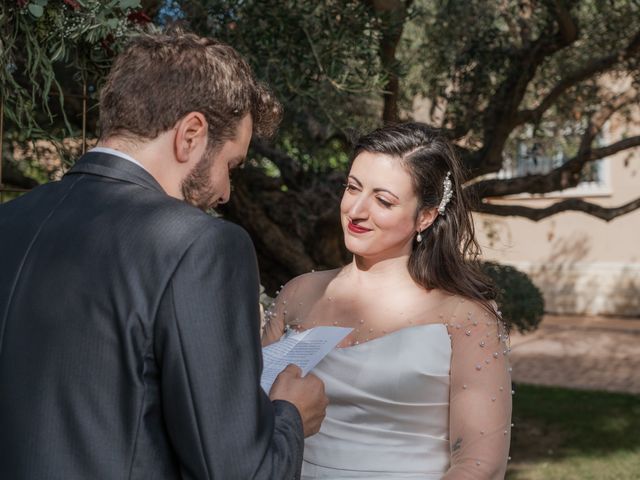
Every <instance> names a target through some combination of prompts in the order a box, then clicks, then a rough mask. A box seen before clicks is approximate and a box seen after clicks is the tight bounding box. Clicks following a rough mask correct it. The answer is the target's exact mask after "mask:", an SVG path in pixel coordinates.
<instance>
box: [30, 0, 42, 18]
mask: <svg viewBox="0 0 640 480" xmlns="http://www.w3.org/2000/svg"><path fill="white" fill-rule="evenodd" d="M28 8H29V12H31V15H33V16H34V17H36V18H40V17H41V16H42V14H43V13H44V8H43V7H41V6H40V5H36V4H35V3H30V4H29V7H28Z"/></svg>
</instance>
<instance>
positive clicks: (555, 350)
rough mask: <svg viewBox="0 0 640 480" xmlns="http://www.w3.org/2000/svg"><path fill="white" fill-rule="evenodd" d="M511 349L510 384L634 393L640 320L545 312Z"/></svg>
mask: <svg viewBox="0 0 640 480" xmlns="http://www.w3.org/2000/svg"><path fill="white" fill-rule="evenodd" d="M511 348H512V350H511V364H512V367H513V372H512V375H513V381H514V382H516V383H517V382H521V383H530V384H536V385H553V386H562V387H568V388H585V389H591V390H608V391H613V392H628V393H635V394H640V319H635V320H634V319H613V318H604V317H563V316H545V318H544V320H543V321H542V323H541V325H540V327H539V328H538V330H536V331H535V332H533V333H529V334H525V335H520V334H518V333H516V332H512V334H511Z"/></svg>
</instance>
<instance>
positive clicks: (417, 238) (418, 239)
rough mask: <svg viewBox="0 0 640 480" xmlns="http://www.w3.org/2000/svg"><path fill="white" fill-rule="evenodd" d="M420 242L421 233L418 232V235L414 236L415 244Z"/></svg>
mask: <svg viewBox="0 0 640 480" xmlns="http://www.w3.org/2000/svg"><path fill="white" fill-rule="evenodd" d="M421 241H422V232H418V235H417V236H416V242H418V243H420V242H421Z"/></svg>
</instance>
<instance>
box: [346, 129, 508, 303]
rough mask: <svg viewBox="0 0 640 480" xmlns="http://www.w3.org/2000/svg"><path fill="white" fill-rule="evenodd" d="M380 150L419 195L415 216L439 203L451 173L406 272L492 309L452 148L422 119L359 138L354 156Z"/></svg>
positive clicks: (489, 288)
mask: <svg viewBox="0 0 640 480" xmlns="http://www.w3.org/2000/svg"><path fill="white" fill-rule="evenodd" d="M363 151H366V152H371V153H383V154H386V155H389V156H391V157H393V158H397V159H398V160H399V161H400V162H402V164H403V165H404V166H405V168H406V169H407V171H408V172H409V174H410V175H411V178H412V180H413V186H414V190H415V192H416V195H417V197H418V209H417V211H416V218H417V217H418V214H419V213H420V211H422V209H425V208H427V209H430V208H438V207H439V206H440V203H441V201H442V198H443V196H444V182H445V178H446V177H447V172H451V175H450V177H449V178H450V180H451V183H452V185H451V191H452V195H451V198H450V200H449V202H448V203H447V204H446V206H445V208H444V213H443V214H438V216H437V217H436V219H435V221H434V222H433V224H431V226H430V227H428V228H427V229H426V230H425V231H423V232H422V241H421V242H417V241H416V240H414V245H413V252H412V253H411V256H410V257H409V273H410V274H411V277H412V278H413V280H414V281H415V282H416V283H418V284H419V285H421V286H423V287H424V288H426V289H432V288H439V289H441V290H444V291H446V292H449V293H452V294H458V295H461V296H463V297H466V298H469V299H473V300H477V301H479V302H480V303H481V304H482V305H483V306H484V307H485V308H487V310H489V311H491V312H494V309H493V308H492V307H491V301H492V300H494V299H495V297H496V291H495V288H494V286H493V284H492V282H491V280H490V279H489V278H488V277H487V276H486V275H484V274H483V273H482V272H481V270H480V268H479V266H478V262H477V257H478V255H479V254H480V247H479V245H478V242H477V241H476V239H475V230H474V227H473V219H472V217H471V208H470V205H469V204H470V202H469V199H468V198H467V194H466V193H465V190H464V189H463V187H462V182H463V181H464V180H463V179H464V175H463V167H462V164H461V162H460V160H459V159H458V155H457V154H456V152H455V149H454V147H453V146H452V145H451V143H450V142H449V141H448V140H447V139H446V137H445V136H444V135H443V134H442V133H441V132H440V131H439V130H438V129H435V128H432V127H429V126H428V125H425V124H422V123H415V122H408V123H400V124H394V125H388V126H385V127H382V128H379V129H377V130H374V131H373V132H371V133H369V134H368V135H364V136H363V137H361V138H360V139H359V140H358V141H357V142H356V145H355V149H354V152H353V157H352V158H353V159H355V158H356V157H357V156H358V155H359V154H360V153H361V152H363Z"/></svg>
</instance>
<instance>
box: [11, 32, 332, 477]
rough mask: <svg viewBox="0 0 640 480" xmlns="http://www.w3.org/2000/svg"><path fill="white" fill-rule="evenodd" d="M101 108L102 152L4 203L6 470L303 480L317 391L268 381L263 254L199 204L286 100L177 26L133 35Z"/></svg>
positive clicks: (319, 406) (16, 473) (286, 376)
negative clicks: (263, 346) (264, 386)
mask: <svg viewBox="0 0 640 480" xmlns="http://www.w3.org/2000/svg"><path fill="white" fill-rule="evenodd" d="M100 101H101V110H100V127H101V135H102V136H101V141H100V142H99V145H98V148H96V149H94V150H92V151H90V152H88V153H87V154H86V155H85V156H83V157H82V158H81V159H80V160H79V161H78V162H77V164H76V165H75V166H74V167H73V168H72V169H71V171H69V172H68V173H67V174H66V175H65V176H64V178H63V179H62V180H61V181H59V182H53V183H49V184H46V185H43V186H41V187H38V188H36V189H35V190H34V191H32V192H30V193H28V194H26V195H24V196H22V197H20V198H19V199H17V200H14V201H12V202H9V203H7V204H4V205H0V238H1V247H0V266H1V268H0V479H3V480H22V479H30V480H31V479H64V480H74V479H82V480H90V479H91V480H93V479H96V480H106V479H114V480H115V479H117V480H120V479H149V480H164V479H214V478H215V479H222V480H234V479H238V480H242V479H253V478H260V479H286V478H298V477H299V475H300V473H299V472H300V466H301V463H302V449H303V436H304V435H311V434H313V433H315V432H316V431H317V430H318V429H319V426H320V423H321V421H322V418H323V417H324V409H325V407H326V403H327V400H326V397H325V395H324V387H323V385H322V382H321V381H320V380H319V379H317V378H316V377H314V376H313V375H308V376H306V377H305V378H300V371H299V369H297V367H293V366H290V367H288V369H287V370H285V371H284V372H283V373H282V374H281V375H280V376H279V377H278V379H277V381H276V383H275V384H274V386H273V388H272V390H271V392H270V394H269V396H267V394H266V393H265V392H263V391H262V390H261V388H260V386H259V376H260V372H261V367H262V365H261V356H260V341H259V328H260V324H259V306H258V286H259V285H258V283H259V281H258V273H257V266H256V258H255V253H254V250H253V246H252V243H251V241H250V239H249V237H248V235H247V234H246V233H245V232H244V230H242V229H241V228H240V227H238V226H236V225H234V224H231V223H228V222H226V221H223V220H221V219H216V218H214V217H212V216H209V215H207V214H206V213H204V212H203V211H202V209H207V208H209V207H213V206H215V205H216V204H220V203H224V202H226V201H227V200H228V199H229V195H230V185H229V171H230V170H232V169H233V168H235V167H237V166H238V165H239V164H241V163H242V161H243V159H244V157H245V155H246V153H247V149H248V145H249V141H250V139H251V136H252V133H253V132H256V133H258V134H269V133H272V132H273V130H274V129H275V126H276V125H277V123H278V121H279V118H280V107H279V104H278V103H277V101H276V100H275V99H274V98H273V97H272V95H271V94H270V92H269V91H268V90H266V89H265V88H264V87H263V86H261V85H260V84H259V83H257V82H256V80H255V79H254V77H253V74H252V72H251V70H250V68H249V67H248V66H247V64H246V63H245V62H244V60H243V59H242V58H241V57H240V56H239V55H238V54H237V53H236V52H235V51H234V50H233V49H232V48H230V47H228V46H226V45H222V44H218V43H216V42H214V41H211V40H207V39H203V38H200V37H196V36H195V35H191V34H184V33H174V34H166V35H157V36H141V37H139V38H137V39H136V40H134V41H133V43H132V45H131V46H130V47H129V48H128V49H127V50H126V51H125V52H124V53H123V54H121V55H120V56H119V57H118V59H116V61H115V63H114V66H113V68H112V70H111V73H110V74H109V77H108V79H107V82H106V84H105V86H104V88H103V90H102V92H101V98H100ZM194 206H195V207H199V208H194Z"/></svg>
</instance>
